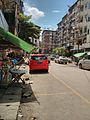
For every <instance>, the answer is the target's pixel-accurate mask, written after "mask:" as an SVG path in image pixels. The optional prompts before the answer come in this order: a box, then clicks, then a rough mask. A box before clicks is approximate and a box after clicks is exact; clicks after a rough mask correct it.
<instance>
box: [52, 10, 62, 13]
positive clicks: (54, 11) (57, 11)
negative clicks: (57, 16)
mask: <svg viewBox="0 0 90 120" xmlns="http://www.w3.org/2000/svg"><path fill="white" fill-rule="evenodd" d="M52 12H53V13H60V12H61V11H59V10H53V11H52Z"/></svg>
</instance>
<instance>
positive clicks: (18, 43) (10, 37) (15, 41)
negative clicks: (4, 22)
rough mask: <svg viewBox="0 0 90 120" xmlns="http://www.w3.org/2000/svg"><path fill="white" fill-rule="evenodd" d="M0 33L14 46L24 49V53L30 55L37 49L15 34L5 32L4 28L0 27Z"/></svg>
mask: <svg viewBox="0 0 90 120" xmlns="http://www.w3.org/2000/svg"><path fill="white" fill-rule="evenodd" d="M0 33H1V34H2V35H3V36H4V37H5V38H6V39H7V40H8V41H10V42H11V43H12V44H14V45H16V46H17V47H19V48H21V49H23V50H24V51H26V52H28V53H30V52H31V51H32V50H34V49H35V48H36V47H35V46H33V45H31V44H29V43H27V42H25V41H24V40H22V39H20V38H19V37H17V36H15V35H14V34H12V33H10V32H7V31H5V30H4V29H3V28H1V27H0Z"/></svg>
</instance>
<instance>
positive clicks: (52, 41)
mask: <svg viewBox="0 0 90 120" xmlns="http://www.w3.org/2000/svg"><path fill="white" fill-rule="evenodd" d="M56 38H57V34H56V31H53V30H44V31H43V33H42V48H45V49H47V52H48V53H51V52H52V50H53V49H54V48H55V47H56V45H57V44H56Z"/></svg>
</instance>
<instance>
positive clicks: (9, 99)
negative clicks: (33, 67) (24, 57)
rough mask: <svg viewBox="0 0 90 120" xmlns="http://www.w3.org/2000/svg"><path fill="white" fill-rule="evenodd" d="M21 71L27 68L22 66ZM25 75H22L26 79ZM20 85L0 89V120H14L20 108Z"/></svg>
mask: <svg viewBox="0 0 90 120" xmlns="http://www.w3.org/2000/svg"><path fill="white" fill-rule="evenodd" d="M21 69H26V70H28V68H27V66H22V67H21ZM26 77H27V75H24V78H26ZM22 87H23V86H22V83H21V84H19V83H14V84H11V85H9V86H8V87H7V88H5V89H4V88H1V89H0V120H16V119H17V113H18V109H19V106H20V100H21V94H22Z"/></svg>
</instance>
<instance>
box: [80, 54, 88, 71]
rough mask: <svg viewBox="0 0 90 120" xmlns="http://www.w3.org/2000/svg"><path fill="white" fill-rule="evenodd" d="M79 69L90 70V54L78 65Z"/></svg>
mask: <svg viewBox="0 0 90 120" xmlns="http://www.w3.org/2000/svg"><path fill="white" fill-rule="evenodd" d="M78 66H79V68H81V69H82V68H83V69H88V70H90V52H89V53H87V55H86V56H85V57H84V58H83V59H81V60H80V61H79V63H78Z"/></svg>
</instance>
